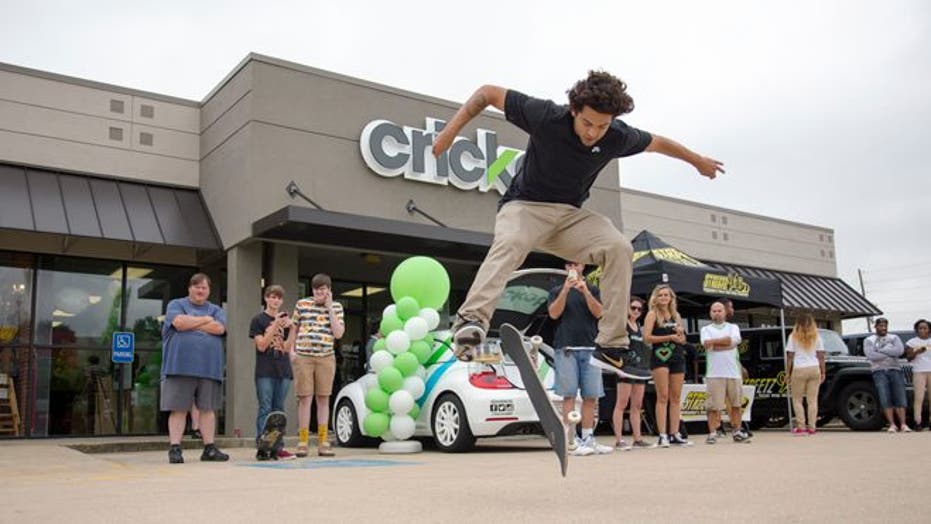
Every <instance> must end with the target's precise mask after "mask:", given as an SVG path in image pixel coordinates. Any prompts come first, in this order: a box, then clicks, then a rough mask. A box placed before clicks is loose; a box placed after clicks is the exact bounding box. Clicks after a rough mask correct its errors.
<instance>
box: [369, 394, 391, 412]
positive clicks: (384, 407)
mask: <svg viewBox="0 0 931 524" xmlns="http://www.w3.org/2000/svg"><path fill="white" fill-rule="evenodd" d="M365 407H367V408H369V409H370V410H372V411H374V412H376V413H382V412H385V411H388V394H387V393H385V391H384V390H383V389H381V388H370V389H369V390H368V391H366V392H365Z"/></svg>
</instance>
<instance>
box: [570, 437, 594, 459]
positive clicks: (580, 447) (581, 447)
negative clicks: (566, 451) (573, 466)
mask: <svg viewBox="0 0 931 524" xmlns="http://www.w3.org/2000/svg"><path fill="white" fill-rule="evenodd" d="M574 444H575V449H573V450H572V452H571V453H570V454H571V455H572V456H573V457H587V456H589V455H594V454H595V450H594V449H592V448H590V447H588V446H586V445H585V441H583V440H582V439H580V438H579V437H576V438H575V442H574Z"/></svg>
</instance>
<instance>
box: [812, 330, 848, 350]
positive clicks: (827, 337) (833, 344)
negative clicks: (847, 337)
mask: <svg viewBox="0 0 931 524" xmlns="http://www.w3.org/2000/svg"><path fill="white" fill-rule="evenodd" d="M818 334H819V335H821V341H822V342H823V343H824V352H825V353H827V354H828V355H849V354H850V351H848V349H847V344H845V343H844V339H842V338H841V337H840V335H838V334H837V332H836V331H831V330H830V329H819V330H818Z"/></svg>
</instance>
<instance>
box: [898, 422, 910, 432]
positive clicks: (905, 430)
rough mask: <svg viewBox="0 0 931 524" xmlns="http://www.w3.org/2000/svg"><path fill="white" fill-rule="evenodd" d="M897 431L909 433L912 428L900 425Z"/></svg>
mask: <svg viewBox="0 0 931 524" xmlns="http://www.w3.org/2000/svg"><path fill="white" fill-rule="evenodd" d="M899 431H900V432H902V433H911V432H912V428H910V427H908V425H906V424H902V427H901V428H900V429H899Z"/></svg>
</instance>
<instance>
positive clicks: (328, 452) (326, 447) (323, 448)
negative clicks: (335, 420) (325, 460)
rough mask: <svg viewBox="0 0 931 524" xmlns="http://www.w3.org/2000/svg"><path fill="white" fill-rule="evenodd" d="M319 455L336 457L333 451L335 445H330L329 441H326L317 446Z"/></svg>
mask: <svg viewBox="0 0 931 524" xmlns="http://www.w3.org/2000/svg"><path fill="white" fill-rule="evenodd" d="M317 455H318V456H320V457H335V456H336V453H335V452H333V447H332V446H330V443H329V442H324V443H323V444H320V445H319V446H317Z"/></svg>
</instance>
